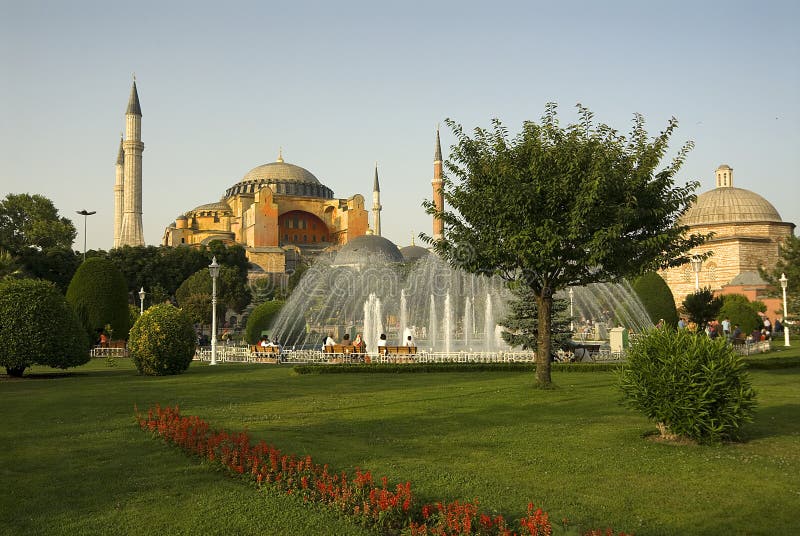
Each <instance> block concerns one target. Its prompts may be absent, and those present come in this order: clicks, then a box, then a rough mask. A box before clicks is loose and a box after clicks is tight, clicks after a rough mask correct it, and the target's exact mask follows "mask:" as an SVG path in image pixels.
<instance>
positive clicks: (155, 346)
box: [128, 304, 196, 376]
mask: <svg viewBox="0 0 800 536" xmlns="http://www.w3.org/2000/svg"><path fill="white" fill-rule="evenodd" d="M195 339H196V335H195V332H194V328H193V327H192V322H191V320H189V317H188V316H186V313H184V312H183V311H181V310H180V309H178V308H176V307H173V306H172V305H169V304H161V305H154V306H152V307H150V308H149V309H147V310H146V311H145V312H144V314H143V315H142V316H141V317H139V320H137V321H136V324H134V325H133V327H132V328H131V332H130V337H129V339H128V350H129V351H130V355H131V358H132V359H133V363H134V364H135V365H136V370H138V371H139V374H144V375H146V376H165V375H170V374H180V373H181V372H183V371H185V370H186V369H187V368H189V364H190V363H191V362H192V358H193V357H194V351H195Z"/></svg>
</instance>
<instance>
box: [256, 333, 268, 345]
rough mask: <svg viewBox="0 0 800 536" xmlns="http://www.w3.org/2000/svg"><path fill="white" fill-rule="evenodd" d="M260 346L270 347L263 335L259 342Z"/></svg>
mask: <svg viewBox="0 0 800 536" xmlns="http://www.w3.org/2000/svg"><path fill="white" fill-rule="evenodd" d="M258 345H259V346H260V347H262V348H266V347H267V346H269V343H268V342H267V338H266V337H264V336H263V335H262V337H261V340H260V341H259V342H258Z"/></svg>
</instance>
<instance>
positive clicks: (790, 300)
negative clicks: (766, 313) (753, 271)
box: [759, 235, 800, 322]
mask: <svg viewBox="0 0 800 536" xmlns="http://www.w3.org/2000/svg"><path fill="white" fill-rule="evenodd" d="M759 271H760V272H761V277H763V278H764V280H765V281H766V282H767V283H769V284H770V287H771V292H770V295H771V296H773V297H776V298H783V288H782V287H781V283H780V278H781V275H786V279H787V286H786V302H787V303H786V306H787V309H789V315H788V316H787V318H789V319H790V320H792V321H793V322H798V321H800V315H798V311H800V238H798V237H797V236H795V235H791V236H789V237H787V238H786V240H784V242H783V244H781V246H780V248H779V254H778V263H777V264H776V265H775V268H774V269H772V270H769V271H766V270H764V269H760V270H759ZM781 309H783V302H781ZM783 314H784V315H785V314H786V313H785V312H784V313H783Z"/></svg>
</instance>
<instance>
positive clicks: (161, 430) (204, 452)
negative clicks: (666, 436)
mask: <svg viewBox="0 0 800 536" xmlns="http://www.w3.org/2000/svg"><path fill="white" fill-rule="evenodd" d="M134 412H135V415H136V420H137V422H138V424H139V426H140V427H141V429H142V430H145V431H149V432H151V433H152V434H153V435H154V436H156V437H160V438H162V439H163V440H164V441H165V442H166V443H171V444H173V445H176V446H178V447H180V448H181V449H183V450H184V451H186V452H188V453H190V454H192V455H195V456H197V457H199V458H201V459H203V460H206V461H207V462H209V463H211V464H214V465H217V466H220V467H223V468H225V469H227V470H228V471H230V472H231V473H233V474H236V475H241V476H242V477H243V478H246V479H248V480H250V481H253V482H255V483H256V484H257V486H259V487H262V486H269V487H271V488H272V489H275V490H279V491H282V492H285V493H287V494H289V495H296V496H299V497H302V500H303V501H304V502H318V503H324V504H327V505H329V506H330V507H332V508H334V509H336V510H338V511H340V512H342V513H345V514H347V515H349V516H352V517H353V518H354V519H355V520H356V521H357V522H358V523H360V524H362V525H364V526H367V527H371V528H375V529H377V530H380V532H381V533H382V534H403V535H409V536H429V535H430V536H460V535H481V536H484V535H486V536H489V535H491V536H494V535H497V536H525V535H530V536H540V535H550V534H552V526H551V524H550V521H549V518H548V514H547V512H543V511H542V510H541V509H536V508H535V507H534V505H533V504H529V505H528V511H527V515H526V516H525V517H523V518H522V519H519V520H517V521H516V522H515V523H513V524H512V523H509V522H508V521H506V519H505V518H504V517H503V516H502V515H496V516H494V517H491V516H489V515H487V514H484V513H481V512H480V511H479V510H478V501H477V499H476V500H474V501H472V502H465V503H462V502H459V501H453V502H450V503H443V502H438V503H436V504H419V503H418V501H417V500H416V498H415V497H414V495H413V494H412V492H411V483H410V482H406V483H404V484H396V485H392V486H390V485H389V482H388V480H387V478H386V477H383V478H381V479H380V481H379V482H376V480H375V479H374V478H373V476H372V473H371V472H369V471H366V472H365V471H362V470H360V469H356V471H355V474H354V475H348V474H347V473H345V472H332V471H331V470H330V468H329V467H328V465H319V464H317V463H314V462H313V461H312V459H311V456H296V455H294V454H284V453H283V452H281V451H280V450H279V449H277V448H276V447H274V446H272V445H268V444H267V443H265V442H264V441H259V442H257V443H252V442H251V440H250V436H249V435H248V434H247V432H246V431H244V432H237V433H231V432H228V431H226V430H212V429H211V427H210V425H209V424H208V423H207V422H206V421H204V420H203V419H201V418H200V417H197V416H194V415H190V416H182V415H181V414H180V409H179V408H178V406H175V407H174V408H173V407H169V406H167V407H161V406H160V405H158V404H156V405H155V406H153V407H151V408H150V409H148V411H147V414H146V415H143V414H141V413H140V412H139V410H138V408H136V407H134ZM585 534H586V535H587V536H600V535H608V536H612V535H613V531H611V530H610V529H609V530H607V531H599V530H592V531H589V532H586V533H585ZM619 536H625V534H624V533H619Z"/></svg>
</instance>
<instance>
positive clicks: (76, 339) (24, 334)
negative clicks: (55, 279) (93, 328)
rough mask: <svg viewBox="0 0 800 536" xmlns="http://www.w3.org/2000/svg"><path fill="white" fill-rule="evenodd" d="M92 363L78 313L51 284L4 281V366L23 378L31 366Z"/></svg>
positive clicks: (0, 353) (0, 362)
mask: <svg viewBox="0 0 800 536" xmlns="http://www.w3.org/2000/svg"><path fill="white" fill-rule="evenodd" d="M88 361H89V340H88V339H87V337H86V333H85V332H84V330H83V327H82V326H81V323H80V320H78V317H77V315H76V314H75V311H74V310H73V309H72V307H70V306H69V304H68V303H67V301H66V300H65V299H64V296H62V295H61V293H60V292H59V291H58V289H57V288H56V287H55V286H54V285H53V284H52V283H50V282H47V281H41V280H38V279H7V280H4V281H0V366H4V367H5V368H6V371H7V372H8V375H9V376H22V375H23V373H24V372H25V369H26V368H28V367H30V366H31V365H45V366H48V367H54V368H62V369H66V368H69V367H76V366H78V365H83V364H84V363H86V362H88Z"/></svg>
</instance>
